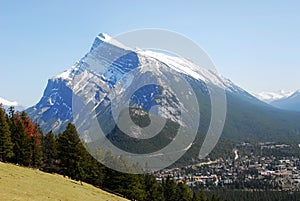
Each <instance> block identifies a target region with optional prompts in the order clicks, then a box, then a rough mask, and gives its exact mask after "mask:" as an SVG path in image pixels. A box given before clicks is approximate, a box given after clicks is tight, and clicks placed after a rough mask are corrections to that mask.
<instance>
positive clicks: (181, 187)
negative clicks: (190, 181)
mask: <svg viewBox="0 0 300 201" xmlns="http://www.w3.org/2000/svg"><path fill="white" fill-rule="evenodd" d="M176 194H177V199H178V200H180V201H190V200H191V199H192V193H191V190H190V189H189V188H188V186H187V185H186V184H184V183H182V182H181V183H179V184H177V193H176Z"/></svg>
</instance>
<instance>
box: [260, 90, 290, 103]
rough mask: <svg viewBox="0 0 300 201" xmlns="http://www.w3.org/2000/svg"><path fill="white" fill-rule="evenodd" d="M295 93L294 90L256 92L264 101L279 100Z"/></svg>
mask: <svg viewBox="0 0 300 201" xmlns="http://www.w3.org/2000/svg"><path fill="white" fill-rule="evenodd" d="M294 93H295V92H293V91H286V90H280V91H277V92H261V93H258V94H255V96H256V97H257V98H258V99H260V100H262V101H265V102H272V101H275V100H279V99H282V98H287V97H289V96H291V95H292V94H294Z"/></svg>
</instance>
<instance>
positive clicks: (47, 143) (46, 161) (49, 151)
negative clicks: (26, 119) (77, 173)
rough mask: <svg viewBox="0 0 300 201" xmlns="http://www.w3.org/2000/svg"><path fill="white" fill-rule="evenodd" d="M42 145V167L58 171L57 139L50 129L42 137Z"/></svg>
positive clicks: (50, 170)
mask: <svg viewBox="0 0 300 201" xmlns="http://www.w3.org/2000/svg"><path fill="white" fill-rule="evenodd" d="M42 147H43V169H44V170H46V171H47V172H58V166H57V165H58V164H57V157H58V156H57V139H56V136H55V135H54V134H53V132H52V131H50V132H49V133H47V134H46V135H45V136H44V137H43V140H42Z"/></svg>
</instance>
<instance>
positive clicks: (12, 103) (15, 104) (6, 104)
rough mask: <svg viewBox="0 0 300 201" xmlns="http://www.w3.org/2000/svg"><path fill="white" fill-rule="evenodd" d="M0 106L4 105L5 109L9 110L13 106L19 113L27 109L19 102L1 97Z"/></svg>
mask: <svg viewBox="0 0 300 201" xmlns="http://www.w3.org/2000/svg"><path fill="white" fill-rule="evenodd" d="M0 104H2V105H3V107H4V108H5V109H8V108H9V107H11V106H13V107H14V108H15V110H17V111H22V110H24V109H25V108H24V107H23V106H21V105H20V104H19V103H18V102H17V101H9V100H6V99H4V98H1V97H0Z"/></svg>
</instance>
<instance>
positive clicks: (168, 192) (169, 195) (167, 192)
mask: <svg viewBox="0 0 300 201" xmlns="http://www.w3.org/2000/svg"><path fill="white" fill-rule="evenodd" d="M176 188H177V185H176V183H175V182H174V180H173V179H171V178H170V177H168V178H167V179H166V181H165V182H164V183H163V189H164V197H165V200H166V201H173V200H178V197H177V194H176Z"/></svg>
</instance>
